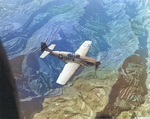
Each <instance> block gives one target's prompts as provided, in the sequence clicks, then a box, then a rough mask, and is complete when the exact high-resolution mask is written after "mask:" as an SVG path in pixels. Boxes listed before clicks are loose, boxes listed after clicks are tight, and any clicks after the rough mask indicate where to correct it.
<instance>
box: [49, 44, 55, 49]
mask: <svg viewBox="0 0 150 119" xmlns="http://www.w3.org/2000/svg"><path fill="white" fill-rule="evenodd" d="M55 46H56V45H55V44H52V45H50V46H49V47H48V49H50V50H53V49H54V48H55Z"/></svg>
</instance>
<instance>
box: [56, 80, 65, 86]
mask: <svg viewBox="0 0 150 119" xmlns="http://www.w3.org/2000/svg"><path fill="white" fill-rule="evenodd" d="M56 83H58V84H60V85H65V84H66V82H62V81H60V80H57V81H56Z"/></svg>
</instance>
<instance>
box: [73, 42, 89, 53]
mask: <svg viewBox="0 0 150 119" xmlns="http://www.w3.org/2000/svg"><path fill="white" fill-rule="evenodd" d="M91 44H92V41H85V42H84V43H83V44H82V45H81V46H80V47H79V49H78V50H77V51H76V52H75V53H76V54H79V55H81V56H86V54H87V52H88V51H89V49H90V47H91Z"/></svg>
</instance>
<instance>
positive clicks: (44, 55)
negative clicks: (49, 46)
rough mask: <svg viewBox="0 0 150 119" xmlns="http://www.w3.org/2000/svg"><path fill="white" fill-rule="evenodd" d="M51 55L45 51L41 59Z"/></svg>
mask: <svg viewBox="0 0 150 119" xmlns="http://www.w3.org/2000/svg"><path fill="white" fill-rule="evenodd" d="M49 53H50V52H48V51H44V52H43V53H42V55H41V56H40V58H44V57H46V56H47V55H48V54H49Z"/></svg>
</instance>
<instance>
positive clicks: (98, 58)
mask: <svg viewBox="0 0 150 119" xmlns="http://www.w3.org/2000/svg"><path fill="white" fill-rule="evenodd" d="M100 58H101V52H99V53H98V55H97V62H96V64H95V71H97V69H98V66H99V65H100V64H101V62H100Z"/></svg>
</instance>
